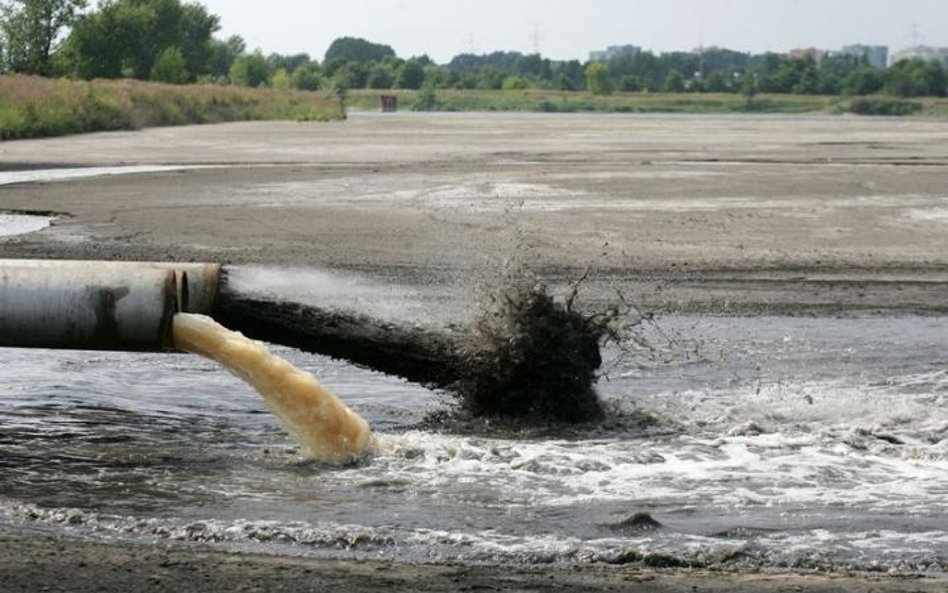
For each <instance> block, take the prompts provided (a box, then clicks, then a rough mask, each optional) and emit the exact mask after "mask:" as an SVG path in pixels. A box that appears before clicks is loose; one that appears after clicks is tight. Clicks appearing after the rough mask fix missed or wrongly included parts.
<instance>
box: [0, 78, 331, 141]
mask: <svg viewBox="0 0 948 593" xmlns="http://www.w3.org/2000/svg"><path fill="white" fill-rule="evenodd" d="M339 119H345V107H344V106H343V105H342V103H341V102H340V101H339V100H336V99H328V98H325V97H323V96H321V95H318V94H316V93H309V92H303V91H276V90H270V89H250V88H244V87H225V86H211V85H185V86H179V85H168V84H155V83H149V82H141V81H137V80H93V81H91V82H86V81H74V80H66V79H50V78H42V77H36V76H5V77H2V78H0V139H3V140H11V139H18V138H39V137H44V136H61V135H65V134H79V133H85V132H98V131H107V130H137V129H140V128H146V127H152V126H175V125H186V124H205V123H218V122H225V121H243V120H297V121H329V120H339Z"/></svg>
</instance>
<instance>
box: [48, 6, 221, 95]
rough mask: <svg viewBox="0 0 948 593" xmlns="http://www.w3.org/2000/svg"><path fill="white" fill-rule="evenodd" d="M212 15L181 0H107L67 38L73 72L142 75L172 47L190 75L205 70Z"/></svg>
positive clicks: (210, 48) (214, 24) (211, 49)
mask: <svg viewBox="0 0 948 593" xmlns="http://www.w3.org/2000/svg"><path fill="white" fill-rule="evenodd" d="M218 28H219V19H218V17H217V16H216V15H213V14H210V13H208V12H207V9H205V8H204V7H203V6H201V5H200V4H197V3H189V4H183V3H182V2H181V0H106V1H104V2H102V3H101V4H100V5H99V9H98V10H97V11H94V12H91V13H89V14H86V15H84V16H83V17H82V18H80V19H79V20H78V21H77V22H76V25H75V26H74V27H73V30H72V34H71V35H70V36H69V39H68V40H67V45H68V51H69V55H70V56H71V58H72V60H73V68H72V69H73V71H74V72H75V74H77V75H78V76H81V77H84V78H94V77H104V78H117V77H120V76H131V77H135V78H139V79H147V78H149V77H150V76H151V71H152V68H153V67H154V65H155V60H157V58H158V56H159V55H161V53H162V52H163V51H164V50H165V49H167V48H169V47H177V48H179V49H180V50H181V55H182V57H183V58H184V61H185V67H186V69H187V71H188V72H189V74H190V76H191V77H192V78H193V77H194V76H197V75H199V74H205V73H209V72H210V66H211V59H212V58H213V57H214V54H215V48H214V47H213V45H212V43H211V36H212V35H213V33H214V32H215V31H217V29H218Z"/></svg>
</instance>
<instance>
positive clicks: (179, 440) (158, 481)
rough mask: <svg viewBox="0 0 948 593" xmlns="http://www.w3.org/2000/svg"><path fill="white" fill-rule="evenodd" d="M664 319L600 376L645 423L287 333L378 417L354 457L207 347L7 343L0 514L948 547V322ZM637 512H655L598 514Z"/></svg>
mask: <svg viewBox="0 0 948 593" xmlns="http://www.w3.org/2000/svg"><path fill="white" fill-rule="evenodd" d="M660 327H661V331H662V334H663V336H665V337H666V338H667V337H669V336H671V337H672V338H674V339H673V340H671V341H668V340H666V344H667V345H668V347H669V349H668V350H667V351H665V352H657V355H655V354H656V352H653V353H652V354H653V355H654V356H651V357H650V356H646V354H645V353H639V354H638V355H635V356H631V357H630V356H620V353H618V352H610V353H609V354H610V358H611V360H612V361H613V362H612V364H611V368H610V373H609V377H608V379H604V380H603V381H602V382H601V384H600V390H601V392H602V394H603V395H604V397H605V399H606V400H607V401H608V402H609V404H610V406H611V407H613V408H614V409H615V410H617V412H616V413H617V414H632V413H636V414H640V415H645V416H648V417H650V418H652V419H653V421H652V422H650V423H644V424H642V423H640V424H638V425H633V424H632V423H625V424H624V423H622V422H616V423H614V424H615V425H616V426H620V427H622V428H610V429H596V428H590V429H588V430H587V431H585V432H582V431H581V432H579V433H575V432H574V433H571V434H569V435H568V436H567V435H564V436H562V437H542V438H541V437H537V436H526V437H525V436H523V435H514V434H507V435H504V434H500V435H494V434H492V435H491V436H489V437H488V436H485V435H479V434H452V433H450V432H442V431H435V430H430V429H422V428H420V426H421V424H420V421H421V420H422V418H423V417H424V416H425V414H426V413H427V412H429V411H431V410H433V409H437V408H438V407H439V406H442V405H445V399H446V398H445V397H443V396H442V395H440V394H437V393H432V392H429V391H427V390H425V389H422V388H419V387H417V386H413V385H409V384H406V383H402V382H400V381H398V380H394V379H391V378H389V377H385V376H382V375H378V374H375V373H372V372H370V371H365V370H361V369H358V368H354V367H351V366H349V365H346V364H343V363H338V362H334V361H329V360H326V359H322V358H318V357H310V356H306V355H302V354H300V353H298V352H295V351H291V350H286V349H279V351H280V353H281V355H283V356H286V357H288V358H290V359H291V360H292V361H293V362H294V363H295V364H298V365H301V366H303V367H304V368H306V369H307V370H309V371H311V372H313V373H314V374H315V375H316V376H317V377H319V379H320V381H321V382H323V383H324V384H325V385H326V386H327V387H329V388H330V389H332V390H333V391H335V392H336V393H338V394H340V395H341V396H342V397H343V398H344V399H345V400H346V401H347V403H348V404H350V405H351V406H352V407H353V409H354V410H356V411H357V412H358V413H359V414H361V415H363V416H364V417H365V418H367V419H368V420H369V422H370V423H371V424H372V425H373V427H374V428H375V429H376V431H377V432H379V433H380V443H381V453H380V454H379V455H378V456H377V457H375V458H373V459H372V460H371V461H369V462H366V463H364V464H362V465H360V466H356V467H349V468H343V469H337V468H329V467H325V466H321V465H319V464H314V463H309V462H303V461H300V460H299V458H298V456H297V455H296V451H295V446H294V445H293V443H292V441H291V440H290V439H289V437H287V436H286V435H285V434H284V433H283V432H282V430H281V429H280V427H279V425H278V422H277V421H276V420H275V419H274V418H272V417H271V416H270V415H269V414H268V413H267V412H266V411H265V408H264V406H263V404H262V402H261V401H260V400H259V399H258V398H257V396H256V395H255V394H254V393H253V392H252V391H251V390H250V389H249V388H248V387H246V386H244V385H243V384H242V383H240V382H239V381H238V380H237V379H235V378H233V377H231V376H230V375H228V374H227V373H226V372H225V371H222V370H220V369H219V368H218V367H217V366H216V365H214V364H213V363H209V362H205V361H203V360H201V359H198V358H197V357H191V356H184V355H154V354H144V355H138V354H136V355H132V354H118V355H116V354H99V353H89V352H41V351H26V350H2V351H0V356H2V359H3V361H4V364H3V365H2V367H0V401H2V405H0V518H2V517H6V518H7V519H8V520H12V521H14V522H21V523H24V524H33V523H35V522H39V523H41V524H46V525H51V526H52V527H54V528H55V529H62V530H68V531H70V532H72V533H74V534H77V535H80V536H84V537H106V538H125V537H133V538H140V537H146V538H156V537H157V538H162V539H165V540H169V541H181V542H219V543H220V544H221V545H225V546H228V545H241V546H251V547H258V548H260V549H264V550H267V551H271V552H274V553H294V554H298V553H303V554H321V555H333V556H357V557H381V558H394V559H402V560H425V561H466V562H477V561H502V562H518V563H523V562H557V563H563V564H576V563H588V562H609V563H623V562H641V563H645V564H656V563H662V562H664V563H666V565H674V564H676V563H677V564H680V565H687V566H712V567H726V566H735V567H738V568H742V569H758V568H768V567H769V568H798V569H799V568H821V569H823V568H836V569H841V568H846V567H855V568H863V569H889V568H894V569H903V570H912V571H923V570H928V571H936V570H944V569H945V568H946V567H948V535H946V534H948V519H946V518H945V517H946V516H948V480H945V479H944V476H945V472H946V470H948V406H946V404H948V372H946V368H948V366H946V362H948V361H946V356H948V355H946V354H945V353H946V352H948V331H946V330H948V319H943V318H894V319H871V318H870V319H796V318H792V319H791V318H754V319H715V318H698V317H673V318H665V319H662V320H660ZM676 340H677V341H676ZM676 344H677V345H678V346H681V347H682V351H681V352H675V351H674V349H675V348H676V347H678V346H676ZM684 344H687V345H688V346H687V352H685V351H684V350H685V348H684V346H682V345H684ZM631 426H638V427H637V428H634V427H631ZM637 512H647V513H650V514H651V515H652V516H653V517H655V518H656V519H657V520H658V521H659V522H661V524H662V525H663V527H662V528H660V529H658V530H655V531H644V532H634V531H632V532H623V531H621V530H616V529H613V528H612V527H610V526H611V525H615V524H616V523H617V522H620V521H621V520H623V519H624V518H626V517H628V516H630V515H632V514H634V513H637Z"/></svg>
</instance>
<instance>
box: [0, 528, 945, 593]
mask: <svg viewBox="0 0 948 593" xmlns="http://www.w3.org/2000/svg"><path fill="white" fill-rule="evenodd" d="M0 579H3V583H4V590H5V591H8V592H9V593H20V592H22V593H28V592H29V593H32V592H35V591H101V592H111V591H116V592H119V591H139V592H142V593H146V592H152V591H154V592H160V591H182V590H200V591H286V592H296V591H325V590H328V589H330V588H331V589H332V590H334V591H344V592H345V591H363V592H370V591H433V592H437V591H445V592H455V591H475V590H483V591H577V592H579V591H630V592H636V591H641V592H643V593H644V592H646V591H648V592H650V593H651V592H654V593H679V592H681V593H684V592H688V593H693V592H707V593H712V592H722V593H723V592H734V593H744V592H747V593H750V592H760V593H769V592H774V593H776V592H783V591H806V592H811V593H831V592H833V593H835V592H842V591H845V592H846V593H862V592H865V593H869V592H873V593H889V592H892V593H895V592H905V591H913V592H917V593H927V592H934V591H942V590H943V588H944V585H945V583H944V581H940V580H937V579H927V578H915V577H908V578H906V577H898V576H888V575H792V574H785V575H765V574H758V575H753V574H752V575H741V574H724V573H707V572H701V571H685V570H657V569H641V568H602V567H585V568H581V569H575V570H563V569H556V568H552V569H551V568H549V567H539V568H525V567H511V566H503V567H494V566H461V565H415V564H391V563H381V562H353V561H338V560H322V559H316V558H307V557H301V556H267V555H260V554H248V553H232V552H222V551H219V550H215V549H213V548H210V547H176V546H166V545H164V544H160V543H159V544H155V545H146V544H128V543H121V544H117V545H109V544H104V543H97V542H89V541H82V540H75V539H68V538H64V537H53V536H48V535H35V534H34V535H23V534H18V533H17V532H16V531H13V530H10V529H9V527H0Z"/></svg>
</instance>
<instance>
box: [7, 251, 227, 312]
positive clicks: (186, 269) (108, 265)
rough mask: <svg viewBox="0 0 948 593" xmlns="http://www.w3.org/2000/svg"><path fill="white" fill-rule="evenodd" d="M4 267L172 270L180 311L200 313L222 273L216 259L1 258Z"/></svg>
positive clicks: (208, 307) (117, 272) (119, 273)
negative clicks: (191, 261)
mask: <svg viewBox="0 0 948 593" xmlns="http://www.w3.org/2000/svg"><path fill="white" fill-rule="evenodd" d="M7 268H40V269H47V270H61V271H64V272H65V273H83V271H86V270H96V271H97V272H98V273H101V274H114V275H115V277H116V278H120V277H121V276H124V275H125V274H127V273H129V271H131V270H141V269H158V270H171V271H173V272H174V274H175V280H176V281H177V283H178V291H179V294H178V303H179V306H180V311H181V312H182V313H198V314H201V315H210V313H211V311H212V310H213V309H214V303H215V301H216V300H217V291H218V289H219V286H220V277H221V264H217V263H189V262H183V263H177V262H151V261H149V262H142V261H81V260H55V259H0V269H7Z"/></svg>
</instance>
